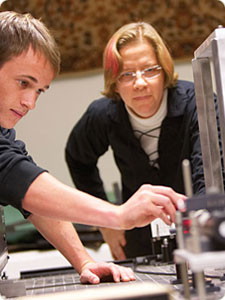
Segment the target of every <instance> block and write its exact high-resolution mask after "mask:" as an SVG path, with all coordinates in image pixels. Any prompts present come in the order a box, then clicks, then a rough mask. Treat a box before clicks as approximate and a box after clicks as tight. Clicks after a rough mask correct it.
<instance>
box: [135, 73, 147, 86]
mask: <svg viewBox="0 0 225 300" xmlns="http://www.w3.org/2000/svg"><path fill="white" fill-rule="evenodd" d="M147 84H148V83H147V81H146V79H145V77H144V76H143V75H142V74H141V73H139V74H138V73H137V74H136V78H135V81H134V87H135V88H143V87H145V86H147Z"/></svg>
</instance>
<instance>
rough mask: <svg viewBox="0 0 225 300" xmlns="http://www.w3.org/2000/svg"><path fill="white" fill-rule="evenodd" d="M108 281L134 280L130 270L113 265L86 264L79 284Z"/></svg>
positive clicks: (101, 263)
mask: <svg viewBox="0 0 225 300" xmlns="http://www.w3.org/2000/svg"><path fill="white" fill-rule="evenodd" d="M101 279H102V280H106V279H110V280H113V281H115V282H120V281H131V280H132V281H133V280H135V276H134V273H133V271H132V269H130V268H127V267H122V266H119V265H116V264H113V263H106V262H99V263H95V262H88V263H87V264H85V265H84V266H83V268H82V271H81V274H80V281H81V283H92V284H98V283H99V282H100V280H101Z"/></svg>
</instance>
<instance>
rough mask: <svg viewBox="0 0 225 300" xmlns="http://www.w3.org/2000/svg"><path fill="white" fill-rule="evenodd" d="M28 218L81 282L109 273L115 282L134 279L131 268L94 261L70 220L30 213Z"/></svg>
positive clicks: (95, 281) (90, 280)
mask: <svg viewBox="0 0 225 300" xmlns="http://www.w3.org/2000/svg"><path fill="white" fill-rule="evenodd" d="M29 220H30V221H31V222H32V223H33V224H34V226H35V227H36V228H37V229H38V231H39V232H40V233H41V234H42V235H43V236H44V237H45V238H46V239H47V240H48V241H49V242H50V243H51V244H52V245H53V246H54V247H55V248H56V249H58V250H59V251H60V252H61V253H62V254H63V255H64V256H65V257H66V258H67V259H68V261H69V262H70V263H71V265H72V266H73V267H74V268H75V269H76V270H77V272H78V273H79V274H80V279H81V282H82V283H85V282H90V283H94V284H96V283H99V282H100V279H101V278H103V277H105V276H109V275H111V276H112V277H113V280H114V281H116V282H119V281H120V280H121V281H129V280H135V276H134V274H133V272H132V270H131V269H129V268H124V267H120V266H118V265H115V264H113V263H104V262H101V263H96V262H94V260H93V259H92V258H91V257H90V255H89V254H88V253H87V251H86V249H85V248H84V246H83V245H82V243H81V241H80V239H79V237H78V234H77V232H76V230H75V228H74V226H73V224H72V223H70V222H64V221H58V220H54V219H50V218H46V217H40V216H37V215H33V214H31V215H30V216H29Z"/></svg>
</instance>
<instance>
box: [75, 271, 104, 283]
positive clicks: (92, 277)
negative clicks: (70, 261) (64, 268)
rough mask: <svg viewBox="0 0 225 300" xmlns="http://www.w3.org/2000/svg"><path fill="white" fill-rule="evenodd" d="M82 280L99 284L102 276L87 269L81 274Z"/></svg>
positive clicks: (82, 281)
mask: <svg viewBox="0 0 225 300" xmlns="http://www.w3.org/2000/svg"><path fill="white" fill-rule="evenodd" d="M80 282H81V283H92V284H98V283H99V282H100V278H99V277H98V276H97V275H96V274H94V273H92V272H91V271H90V270H89V269H86V270H84V271H83V272H82V273H81V275H80Z"/></svg>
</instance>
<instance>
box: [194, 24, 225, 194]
mask: <svg viewBox="0 0 225 300" xmlns="http://www.w3.org/2000/svg"><path fill="white" fill-rule="evenodd" d="M194 56H195V58H194V59H193V61H192V67H193V75H194V83H195V93H196V103H197V110H198V120H199V130H200V140H201V148H202V155H203V167H204V175H205V182H206V191H208V190H209V188H211V187H216V188H217V189H218V191H219V192H224V184H223V176H222V163H221V161H222V159H223V160H224V161H225V159H224V157H225V156H224V153H225V110H224V107H225V104H224V101H225V28H217V29H215V30H214V32H213V33H212V34H211V35H210V36H209V37H208V38H207V39H206V40H205V41H204V42H203V43H202V44H201V45H200V47H199V48H198V49H197V50H196V51H195V52H194ZM210 64H213V67H214V79H215V83H216V93H217V99H218V109H219V122H220V129H221V133H220V134H221V141H222V151H220V147H219V140H218V135H219V133H218V128H217V121H216V113H215V105H214V97H213V80H212V69H211V68H210Z"/></svg>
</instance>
